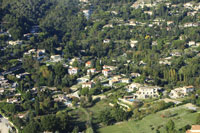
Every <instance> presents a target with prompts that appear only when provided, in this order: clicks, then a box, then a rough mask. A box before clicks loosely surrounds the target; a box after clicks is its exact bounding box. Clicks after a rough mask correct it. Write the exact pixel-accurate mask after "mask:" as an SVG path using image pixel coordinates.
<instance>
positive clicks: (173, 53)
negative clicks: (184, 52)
mask: <svg viewBox="0 0 200 133" xmlns="http://www.w3.org/2000/svg"><path fill="white" fill-rule="evenodd" d="M170 54H171V56H181V53H180V52H178V51H173V52H171V53H170Z"/></svg>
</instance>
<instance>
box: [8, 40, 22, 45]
mask: <svg viewBox="0 0 200 133" xmlns="http://www.w3.org/2000/svg"><path fill="white" fill-rule="evenodd" d="M8 44H9V45H20V44H22V41H21V40H17V41H9V42H8Z"/></svg>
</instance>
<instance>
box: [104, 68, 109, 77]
mask: <svg viewBox="0 0 200 133" xmlns="http://www.w3.org/2000/svg"><path fill="white" fill-rule="evenodd" d="M102 73H103V75H104V76H105V77H108V76H110V74H111V70H110V69H103V70H102Z"/></svg>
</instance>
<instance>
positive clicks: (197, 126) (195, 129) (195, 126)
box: [186, 125, 200, 133]
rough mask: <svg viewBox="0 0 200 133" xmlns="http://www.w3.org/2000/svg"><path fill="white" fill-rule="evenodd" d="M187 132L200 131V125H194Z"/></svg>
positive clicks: (199, 132)
mask: <svg viewBox="0 0 200 133" xmlns="http://www.w3.org/2000/svg"><path fill="white" fill-rule="evenodd" d="M186 133H200V125H192V128H191V129H190V130H187V131H186Z"/></svg>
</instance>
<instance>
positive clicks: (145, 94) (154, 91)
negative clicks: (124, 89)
mask: <svg viewBox="0 0 200 133" xmlns="http://www.w3.org/2000/svg"><path fill="white" fill-rule="evenodd" d="M160 90H161V88H160V87H158V86H142V87H139V90H138V91H137V92H136V94H134V96H135V98H138V99H146V98H158V97H159V91H160Z"/></svg>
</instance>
